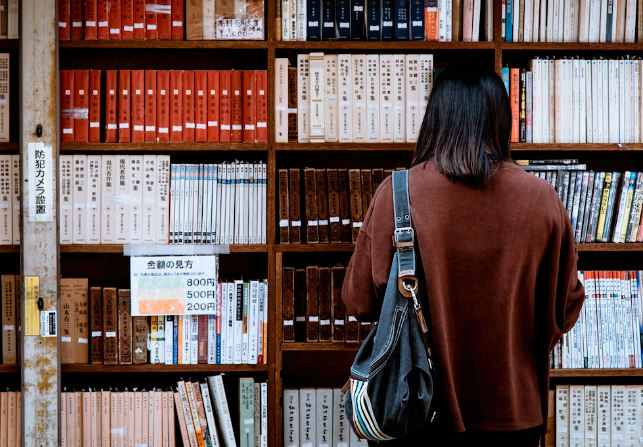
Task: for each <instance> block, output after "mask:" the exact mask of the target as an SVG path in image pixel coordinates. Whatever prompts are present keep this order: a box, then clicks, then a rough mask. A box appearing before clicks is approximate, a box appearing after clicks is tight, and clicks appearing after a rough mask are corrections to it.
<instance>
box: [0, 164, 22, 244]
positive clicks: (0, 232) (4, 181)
mask: <svg viewBox="0 0 643 447" xmlns="http://www.w3.org/2000/svg"><path fill="white" fill-rule="evenodd" d="M20 193H21V188H20V155H18V154H13V155H10V154H0V245H18V244H20V219H21V216H20V211H21V207H20V202H21V200H20V199H21V197H20Z"/></svg>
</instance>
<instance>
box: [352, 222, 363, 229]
mask: <svg viewBox="0 0 643 447" xmlns="http://www.w3.org/2000/svg"><path fill="white" fill-rule="evenodd" d="M361 227H362V223H361V222H353V228H361Z"/></svg>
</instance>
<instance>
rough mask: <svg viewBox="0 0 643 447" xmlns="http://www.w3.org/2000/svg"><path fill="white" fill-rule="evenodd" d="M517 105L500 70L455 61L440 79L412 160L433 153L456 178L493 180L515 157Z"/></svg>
mask: <svg viewBox="0 0 643 447" xmlns="http://www.w3.org/2000/svg"><path fill="white" fill-rule="evenodd" d="M510 137H511V106H510V105H509V98H508V96H507V91H506V89H505V86H504V83H503V82H502V79H501V78H500V76H498V74H497V73H495V72H494V71H492V70H490V69H488V68H486V67H483V66H480V65H475V64H470V65H463V64H457V65H451V66H450V67H448V68H447V69H445V70H444V71H442V73H440V75H439V76H438V78H437V79H436V80H435V83H434V85H433V90H432V91H431V95H430V96H429V103H428V105H427V108H426V113H425V114H424V120H423V122H422V127H421V129H420V134H419V136H418V141H417V144H416V146H415V152H414V154H413V159H412V161H411V165H412V166H415V165H417V164H420V163H422V162H425V161H427V160H430V159H431V158H433V159H434V161H435V165H436V167H437V169H438V171H440V172H442V173H443V174H445V175H447V176H448V177H449V178H450V179H452V180H460V181H464V182H467V183H470V184H472V185H475V186H484V185H487V184H489V182H490V181H491V176H492V175H493V173H494V172H495V170H496V169H497V167H498V163H499V162H500V161H502V160H509V159H511V156H510V153H509V140H510Z"/></svg>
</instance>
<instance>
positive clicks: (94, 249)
mask: <svg viewBox="0 0 643 447" xmlns="http://www.w3.org/2000/svg"><path fill="white" fill-rule="evenodd" d="M0 247H1V246H0ZM60 251H61V253H123V245H121V244H113V245H92V244H76V245H61V246H60ZM267 252H268V246H267V245H263V244H260V245H231V246H230V253H267Z"/></svg>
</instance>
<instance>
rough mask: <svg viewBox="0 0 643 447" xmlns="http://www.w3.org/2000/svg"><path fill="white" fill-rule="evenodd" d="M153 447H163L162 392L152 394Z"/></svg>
mask: <svg viewBox="0 0 643 447" xmlns="http://www.w3.org/2000/svg"><path fill="white" fill-rule="evenodd" d="M150 404H151V402H150ZM153 445H154V447H162V446H163V391H156V392H154V444H153Z"/></svg>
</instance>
